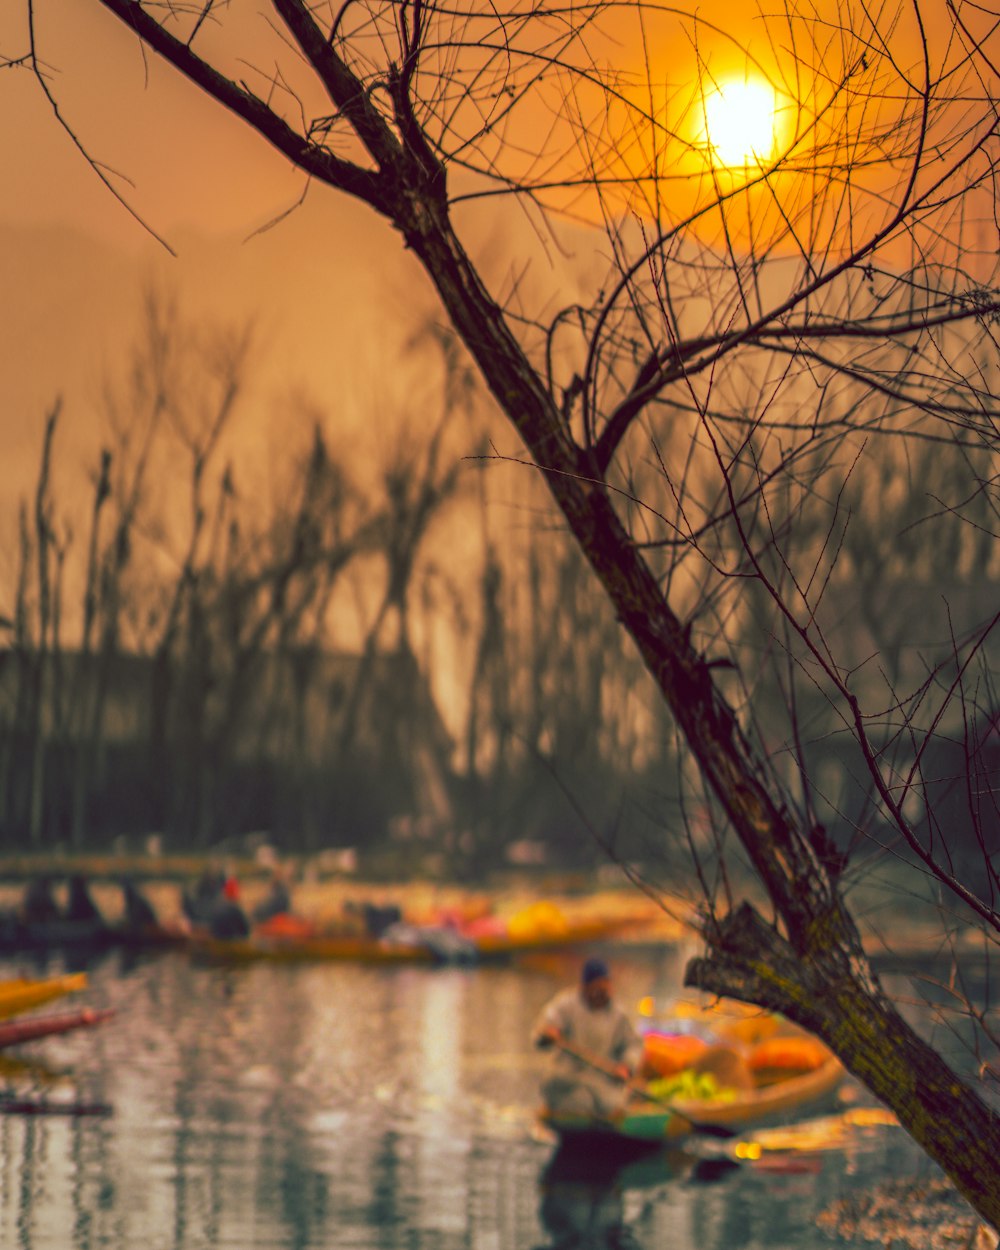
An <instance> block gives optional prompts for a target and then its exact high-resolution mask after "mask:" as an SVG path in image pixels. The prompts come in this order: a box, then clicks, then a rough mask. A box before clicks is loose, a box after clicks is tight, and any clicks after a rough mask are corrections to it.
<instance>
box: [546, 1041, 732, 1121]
mask: <svg viewBox="0 0 1000 1250" xmlns="http://www.w3.org/2000/svg"><path fill="white" fill-rule="evenodd" d="M552 1042H553V1045H555V1046H557V1047H558V1048H559V1049H560V1050H562V1051H564V1052H565V1053H566V1054H567V1055H572V1057H573V1058H574V1059H576V1060H578V1061H579V1062H580V1063H582V1064H584V1065H585V1066H586V1067H588V1068H593V1069H594V1070H595V1071H596V1072H602V1073H603V1074H604V1075H605V1076H610V1077H611V1079H612V1080H614V1081H621V1083H622V1084H623V1085H627V1086H628V1087H629V1089H633V1090H635V1092H636V1093H637V1094H639V1095H640V1097H642V1098H645V1099H646V1101H647V1102H655V1103H656V1104H657V1106H660V1107H663V1108H664V1109H665V1110H667V1111H670V1112H672V1113H673V1114H674V1115H676V1116H678V1117H679V1118H680V1119H682V1120H684V1121H685V1122H686V1123H688V1124H690V1125H691V1128H692V1129H693V1130H694V1132H695V1133H700V1134H701V1135H703V1136H705V1137H723V1138H727V1139H728V1138H730V1137H738V1136H739V1134H738V1133H737V1132H736V1131H735V1130H734V1129H731V1128H726V1126H725V1125H723V1124H706V1123H704V1122H703V1121H701V1120H695V1119H693V1118H692V1117H691V1115H690V1113H689V1112H687V1111H682V1110H681V1109H680V1107H678V1106H677V1104H676V1103H673V1102H671V1101H670V1100H669V1099H668V1098H659V1097H657V1096H656V1095H655V1094H651V1093H650V1092H649V1090H648V1089H647V1088H646V1086H645V1085H644V1084H643V1082H642V1081H637V1080H635V1078H634V1077H628V1076H623V1075H622V1073H621V1072H619V1071H618V1069H617V1068H616V1067H615V1066H614V1064H613V1063H609V1062H608V1061H607V1060H605V1059H601V1058H600V1056H598V1055H595V1054H593V1053H592V1052H590V1051H587V1050H581V1049H580V1048H579V1047H578V1046H574V1045H572V1044H571V1043H570V1042H567V1041H566V1040H565V1039H564V1038H562V1037H554V1038H552Z"/></svg>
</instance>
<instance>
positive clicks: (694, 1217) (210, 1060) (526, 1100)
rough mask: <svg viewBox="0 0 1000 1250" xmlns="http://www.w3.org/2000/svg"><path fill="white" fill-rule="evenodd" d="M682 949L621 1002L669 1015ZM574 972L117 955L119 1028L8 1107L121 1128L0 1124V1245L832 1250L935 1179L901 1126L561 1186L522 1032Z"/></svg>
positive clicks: (95, 1039)
mask: <svg viewBox="0 0 1000 1250" xmlns="http://www.w3.org/2000/svg"><path fill="white" fill-rule="evenodd" d="M684 954H685V953H684V952H681V951H672V950H665V951H662V952H659V953H655V954H650V953H647V954H645V955H638V954H635V955H630V956H626V955H624V954H623V955H620V956H619V955H612V964H613V968H614V971H615V974H616V980H617V987H618V996H619V999H620V1000H621V1001H622V1002H623V1003H625V1004H628V1003H633V1002H634V1003H637V1002H638V1000H639V998H640V997H642V996H643V995H644V994H648V993H654V994H657V995H662V996H669V994H670V993H671V992H673V991H676V989H677V988H678V987H679V985H680V972H681V967H682V962H683V957H684ZM578 962H579V960H578V957H574V958H569V959H567V958H563V957H560V958H554V959H551V960H548V961H539V962H537V963H534V964H532V965H529V966H522V967H503V968H480V969H463V968H404V967H384V968H376V967H362V966H355V965H352V964H347V963H327V964H315V965H301V966H281V965H269V964H266V963H259V964H256V965H252V966H247V967H240V968H225V967H219V966H209V965H205V964H199V963H197V962H194V961H193V960H192V959H191V958H189V957H188V956H187V955H185V954H181V953H177V952H173V953H167V954H161V955H158V956H156V957H152V958H148V959H145V958H144V959H141V960H139V961H130V960H127V959H125V958H124V957H123V956H122V954H121V953H120V952H112V953H111V954H109V955H108V956H106V957H105V958H103V959H101V960H100V961H99V962H97V963H94V964H91V965H90V973H91V988H90V989H89V990H88V991H87V992H86V995H85V1001H86V1002H87V1004H89V1005H93V1006H112V1007H115V1008H116V1009H117V1015H116V1017H115V1018H114V1019H113V1020H112V1021H110V1022H109V1023H107V1024H104V1025H102V1026H100V1027H99V1028H97V1029H94V1030H90V1031H81V1032H78V1033H72V1034H67V1035H65V1036H63V1037H52V1038H49V1039H46V1040H44V1041H39V1042H36V1043H33V1044H32V1045H31V1046H30V1047H24V1048H22V1050H21V1051H19V1052H18V1057H17V1059H14V1058H12V1052H10V1051H7V1052H4V1055H5V1060H4V1062H5V1065H6V1066H5V1067H4V1068H3V1070H2V1073H0V1076H2V1079H3V1081H4V1082H5V1083H6V1088H7V1090H8V1091H9V1092H16V1093H17V1095H18V1096H19V1097H21V1098H38V1099H40V1100H42V1101H43V1102H45V1103H46V1104H51V1103H52V1102H57V1101H58V1102H61V1103H73V1102H77V1103H86V1104H105V1105H106V1108H107V1112H108V1113H107V1114H104V1115H97V1114H90V1115H71V1114H58V1115H24V1114H6V1115H0V1146H2V1151H0V1161H2V1162H0V1246H2V1247H5V1248H7V1250H14V1248H15V1247H16V1248H17V1250H98V1248H100V1250H221V1248H222V1247H227V1248H232V1250H312V1248H313V1247H315V1248H317V1250H319V1248H320V1247H323V1248H324V1250H540V1248H541V1247H546V1248H549V1247H551V1248H553V1250H555V1248H558V1250H569V1247H580V1248H581V1250H583V1248H584V1247H586V1248H588V1250H611V1248H617V1250H626V1248H627V1250H666V1248H667V1247H669V1248H670V1250H737V1248H739V1247H747V1248H751V1247H752V1248H758V1247H759V1248H761V1250H765V1248H766V1250H819V1248H820V1247H824V1246H826V1247H829V1246H834V1245H845V1244H851V1243H845V1242H837V1241H836V1240H834V1238H833V1237H832V1236H831V1235H829V1234H827V1233H825V1232H823V1231H821V1230H820V1229H819V1228H818V1227H817V1225H816V1216H817V1213H818V1212H819V1211H820V1210H821V1209H823V1208H824V1207H826V1206H827V1205H828V1204H829V1203H831V1202H832V1201H833V1200H835V1199H836V1198H838V1197H839V1196H841V1195H843V1194H845V1193H848V1192H850V1191H851V1190H853V1189H856V1188H859V1187H867V1186H870V1185H872V1184H873V1183H875V1182H876V1181H878V1180H880V1179H883V1178H885V1177H888V1176H892V1175H897V1174H900V1173H903V1174H911V1173H915V1172H917V1171H921V1172H923V1173H929V1172H930V1169H929V1167H928V1166H927V1165H926V1164H925V1163H924V1162H923V1160H922V1158H921V1156H920V1155H919V1154H918V1153H917V1152H915V1150H914V1149H913V1147H912V1146H911V1145H910V1144H909V1142H908V1139H907V1138H905V1136H904V1135H903V1134H902V1132H901V1131H900V1130H899V1129H897V1128H881V1129H877V1130H871V1131H868V1132H865V1133H858V1134H857V1135H856V1136H855V1137H854V1138H852V1139H851V1141H850V1142H849V1143H848V1145H847V1146H846V1147H845V1148H844V1149H839V1150H831V1151H826V1152H823V1153H818V1154H813V1155H808V1156H792V1157H790V1158H786V1159H783V1160H781V1159H775V1158H772V1159H771V1160H769V1161H766V1162H769V1163H770V1166H766V1167H765V1166H761V1165H755V1164H742V1165H739V1166H732V1167H726V1166H721V1165H720V1164H719V1163H718V1162H717V1161H715V1159H714V1158H713V1156H714V1155H715V1154H717V1153H718V1151H719V1146H718V1143H714V1142H711V1141H710V1140H709V1139H702V1140H701V1141H700V1142H699V1143H698V1151H700V1154H701V1156H704V1157H699V1154H698V1153H697V1152H696V1153H694V1154H691V1153H689V1154H681V1155H677V1156H674V1157H671V1158H667V1157H664V1156H655V1157H654V1158H653V1159H652V1160H647V1161H644V1162H642V1163H641V1164H637V1165H632V1167H631V1168H629V1169H626V1170H625V1171H623V1172H618V1173H613V1172H607V1173H604V1174H602V1173H600V1172H595V1173H594V1174H590V1175H581V1174H579V1173H578V1172H576V1171H575V1170H573V1169H566V1168H564V1167H563V1160H562V1159H561V1157H560V1156H558V1155H557V1154H556V1153H555V1152H554V1150H553V1148H552V1146H550V1145H547V1144H546V1143H544V1142H543V1141H539V1140H537V1137H536V1136H535V1135H533V1117H532V1109H533V1107H534V1105H535V1101H536V1089H537V1085H538V1081H539V1077H540V1074H541V1072H542V1071H543V1069H544V1056H541V1055H537V1054H534V1053H532V1052H531V1051H529V1049H528V1047H527V1043H526V1039H527V1036H528V1032H529V1029H530V1027H531V1024H532V1022H533V1020H534V1018H535V1015H536V1013H537V1011H538V1010H539V1008H540V1007H541V1005H542V1004H543V1003H544V1002H545V1000H546V999H547V998H548V997H549V996H550V995H551V994H552V993H553V992H554V991H555V990H556V989H557V988H559V987H560V986H561V985H563V984H564V983H566V982H567V981H568V980H570V979H572V978H573V977H574V975H575V972H576V969H577V967H578ZM62 968H63V965H62V964H61V963H58V962H55V961H53V962H52V963H51V964H49V965H48V970H50V971H57V970H61V969H62ZM15 970H16V969H15V966H14V965H13V964H8V965H6V966H3V967H0V975H11V974H12V973H13V972H14V971H15ZM0 1106H2V1102H0ZM775 1164H777V1166H775ZM856 1244H857V1245H859V1246H861V1245H864V1244H865V1243H861V1242H859V1243H856Z"/></svg>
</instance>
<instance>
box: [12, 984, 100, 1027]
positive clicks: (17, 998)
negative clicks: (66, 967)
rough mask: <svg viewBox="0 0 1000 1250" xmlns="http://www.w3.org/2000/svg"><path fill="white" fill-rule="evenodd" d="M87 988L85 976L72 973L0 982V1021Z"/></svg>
mask: <svg viewBox="0 0 1000 1250" xmlns="http://www.w3.org/2000/svg"><path fill="white" fill-rule="evenodd" d="M86 988H87V974H86V973H85V972H74V973H69V974H66V975H64V976H56V977H13V978H11V979H10V980H8V981H0V1020H9V1019H10V1017H11V1016H17V1015H20V1014H21V1012H24V1011H31V1010H33V1009H34V1008H35V1007H41V1006H42V1005H43V1004H45V1003H48V1002H51V1001H52V1000H53V999H54V998H61V997H62V996H63V995H64V994H72V993H75V992H76V991H77V990H83V989H86Z"/></svg>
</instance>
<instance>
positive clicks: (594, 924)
mask: <svg viewBox="0 0 1000 1250" xmlns="http://www.w3.org/2000/svg"><path fill="white" fill-rule="evenodd" d="M286 920H287V918H286V917H280V916H279V917H274V918H272V920H271V921H269V922H268V923H266V924H262V925H255V926H254V927H253V929H252V930H251V932H250V933H249V934H248V935H247V936H246V937H233V938H229V937H226V938H216V937H212V936H210V935H209V934H208V933H206V932H194V933H193V934H192V935H191V938H190V946H191V949H192V951H193V952H194V953H195V954H196V955H198V956H200V957H202V958H207V959H211V960H213V961H221V962H227V963H250V962H254V961H257V960H273V961H278V962H298V961H301V962H308V961H316V960H352V961H354V962H357V963H371V964H478V963H496V962H503V961H506V960H508V959H512V958H515V957H516V956H518V955H525V954H532V953H536V952H547V951H558V950H564V949H572V948H573V947H576V946H585V945H587V944H589V943H594V942H599V941H602V940H608V939H610V938H613V937H615V936H616V935H618V934H620V933H622V932H624V931H626V930H627V929H630V928H632V927H634V925H635V923H636V922H635V920H634V919H632V918H620V917H566V916H564V915H562V914H561V913H557V912H556V909H555V908H554V907H552V906H551V905H549V906H548V907H547V908H546V907H543V905H541V904H534V905H532V906H531V907H530V908H527V909H525V911H524V912H523V913H520V914H519V915H518V916H515V917H513V918H511V920H510V921H509V922H502V923H501V922H496V921H491V922H490V923H486V924H478V925H476V924H473V925H468V926H463V925H452V924H448V923H409V922H406V921H401V922H397V923H395V924H393V925H391V926H390V927H388V928H387V929H386V930H385V931H384V932H383V933H381V934H380V935H378V936H370V935H367V934H359V933H357V932H353V931H352V932H349V933H338V932H336V931H333V932H323V931H318V930H316V929H315V928H314V927H313V926H311V925H309V924H308V923H307V922H300V923H297V924H293V925H290V924H287V923H285V921H286ZM278 922H281V923H278Z"/></svg>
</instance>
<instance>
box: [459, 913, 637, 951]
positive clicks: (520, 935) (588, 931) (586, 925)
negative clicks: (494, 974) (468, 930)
mask: <svg viewBox="0 0 1000 1250" xmlns="http://www.w3.org/2000/svg"><path fill="white" fill-rule="evenodd" d="M634 925H635V921H634V920H631V919H628V918H625V919H619V918H612V919H609V918H601V917H596V918H582V917H581V918H572V919H566V920H564V921H563V923H562V924H561V925H559V926H558V927H557V928H553V929H550V930H546V929H544V928H540V929H538V930H536V931H534V932H532V931H530V930H529V931H526V932H518V931H516V930H515V931H514V932H507V933H503V932H497V933H488V932H487V933H480V934H475V935H473V936H471V937H470V938H469V940H470V941H471V943H472V945H473V946H474V948H475V952H476V956H477V957H478V958H479V959H481V960H489V959H503V958H506V957H508V956H512V955H520V954H529V953H532V952H535V951H557V950H563V949H565V948H567V947H573V946H586V945H587V944H588V943H591V942H601V941H606V940H608V939H610V938H614V937H616V936H617V935H618V934H620V933H622V932H624V931H625V930H627V929H631V928H633V927H634Z"/></svg>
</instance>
